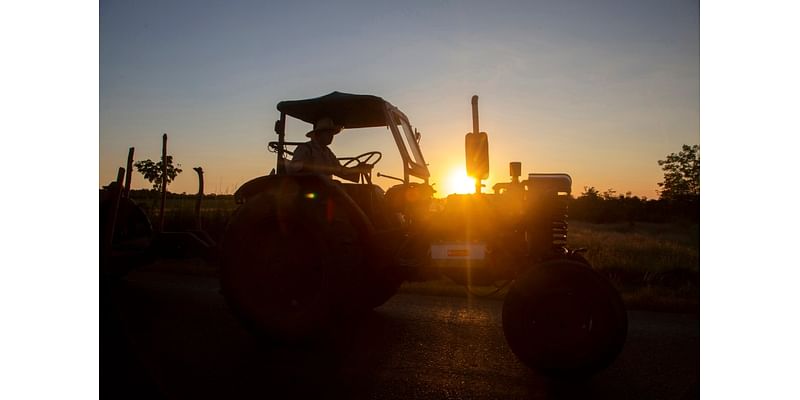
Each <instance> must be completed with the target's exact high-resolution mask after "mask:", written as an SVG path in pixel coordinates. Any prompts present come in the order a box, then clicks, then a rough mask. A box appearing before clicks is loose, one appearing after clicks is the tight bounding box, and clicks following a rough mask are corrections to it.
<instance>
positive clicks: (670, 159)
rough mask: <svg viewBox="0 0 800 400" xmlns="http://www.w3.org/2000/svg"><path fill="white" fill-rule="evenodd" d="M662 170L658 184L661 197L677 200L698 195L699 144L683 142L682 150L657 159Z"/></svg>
mask: <svg viewBox="0 0 800 400" xmlns="http://www.w3.org/2000/svg"><path fill="white" fill-rule="evenodd" d="M658 165H660V166H661V169H662V170H663V171H664V181H663V182H659V183H658V186H659V187H661V188H662V190H661V191H660V195H661V199H664V200H679V199H691V198H694V197H699V196H700V146H699V145H696V144H695V145H692V146H689V145H686V144H684V145H683V147H682V150H681V151H680V152H679V153H677V154H675V153H672V154H670V155H668V156H667V158H666V159H665V160H658Z"/></svg>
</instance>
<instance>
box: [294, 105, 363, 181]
mask: <svg viewBox="0 0 800 400" xmlns="http://www.w3.org/2000/svg"><path fill="white" fill-rule="evenodd" d="M341 131H342V127H341V126H339V125H336V124H334V122H333V120H332V119H330V118H322V119H320V120H319V121H317V122H316V123H315V124H314V129H312V130H311V131H310V132H308V133H306V136H307V137H309V138H310V139H311V140H309V141H308V142H306V143H303V144H300V145H298V146H297V148H296V149H295V150H294V155H293V156H292V160H291V161H290V162H289V164H288V165H287V170H288V172H290V173H297V172H312V173H317V174H321V175H324V176H327V177H328V178H329V179H333V177H332V175H336V176H338V177H340V178H343V179H347V180H348V181H352V182H358V178H359V176H360V174H362V173H369V171H370V170H371V169H372V166H369V165H359V166H355V167H350V168H348V167H343V166H342V165H341V164H340V163H339V160H337V159H336V155H335V154H333V151H331V149H330V148H328V145H330V144H331V142H333V135H336V134H337V133H339V132H341Z"/></svg>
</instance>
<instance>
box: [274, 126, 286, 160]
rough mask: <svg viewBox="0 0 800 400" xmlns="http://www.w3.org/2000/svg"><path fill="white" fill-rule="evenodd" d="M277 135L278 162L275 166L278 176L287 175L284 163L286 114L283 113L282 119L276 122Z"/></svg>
mask: <svg viewBox="0 0 800 400" xmlns="http://www.w3.org/2000/svg"><path fill="white" fill-rule="evenodd" d="M275 133H277V134H278V162H277V165H276V166H275V168H276V170H277V171H278V175H283V174H285V173H286V163H285V162H284V159H283V157H284V154H283V150H284V142H285V140H286V113H284V112H281V119H279V120H278V121H277V122H275Z"/></svg>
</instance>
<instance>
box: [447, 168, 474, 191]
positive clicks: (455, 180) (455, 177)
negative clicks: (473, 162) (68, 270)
mask: <svg viewBox="0 0 800 400" xmlns="http://www.w3.org/2000/svg"><path fill="white" fill-rule="evenodd" d="M446 192H447V193H443V194H444V195H448V194H453V193H458V194H467V193H475V180H474V179H472V178H470V177H469V176H467V171H466V170H465V169H464V168H458V169H454V170H453V171H451V172H450V175H449V176H448V178H447V186H446Z"/></svg>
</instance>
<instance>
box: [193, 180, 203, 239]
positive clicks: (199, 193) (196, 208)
mask: <svg viewBox="0 0 800 400" xmlns="http://www.w3.org/2000/svg"><path fill="white" fill-rule="evenodd" d="M194 171H195V172H197V179H198V180H199V181H200V186H199V187H198V189H197V202H196V203H195V205H194V229H195V230H198V231H199V230H201V229H202V227H201V223H200V206H201V204H202V203H203V167H194Z"/></svg>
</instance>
